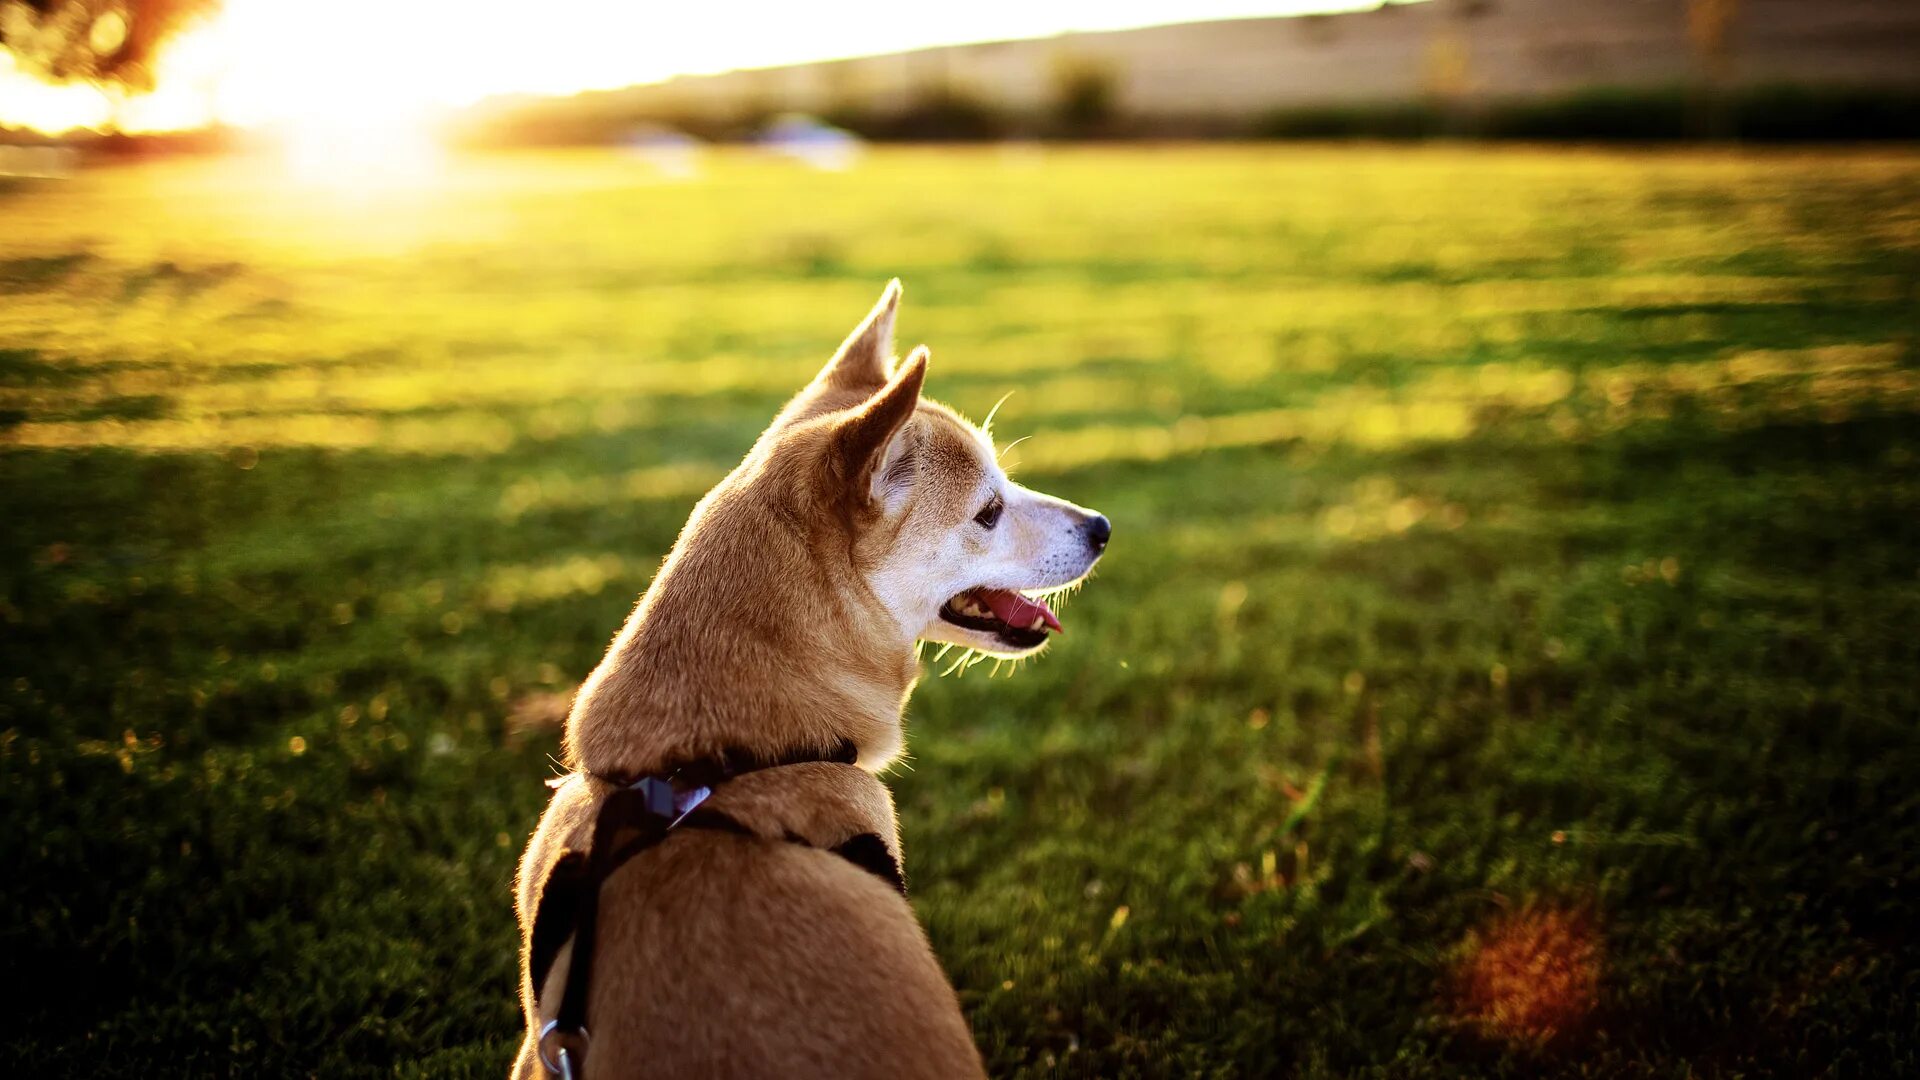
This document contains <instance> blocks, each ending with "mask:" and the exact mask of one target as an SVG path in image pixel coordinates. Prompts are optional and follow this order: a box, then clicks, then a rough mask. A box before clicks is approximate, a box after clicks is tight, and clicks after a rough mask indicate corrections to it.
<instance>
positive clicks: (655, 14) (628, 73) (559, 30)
mask: <svg viewBox="0 0 1920 1080" xmlns="http://www.w3.org/2000/svg"><path fill="white" fill-rule="evenodd" d="M1371 2H1372V0H1205V2H1202V3H1189V4H1185V5H1173V4H1169V3H1166V2H1165V0H1119V2H1114V0H1109V2H1107V3H1098V4H1096V3H1093V2H1091V0H1074V2H1066V3H1053V4H1027V3H1016V2H1012V0H986V2H983V3H981V4H976V5H969V6H965V7H960V8H942V7H931V8H929V7H911V6H909V7H900V6H897V5H893V4H883V3H880V2H879V0H839V2H837V3H833V4H830V5H827V10H825V11H822V10H819V9H818V8H817V7H803V8H794V9H791V10H785V9H779V8H763V7H762V6H761V5H758V4H746V3H740V2H736V0H719V2H717V3H713V4H709V5H704V6H701V7H698V8H693V9H684V8H682V9H661V8H659V7H657V6H654V5H640V4H625V3H617V2H613V0H555V2H553V3H549V4H546V5H537V6H536V5H526V4H512V5H509V4H497V3H482V4H472V3H463V4H455V3H452V2H451V0H420V2H410V3H403V4H393V3H380V2H378V0H336V2H335V3H331V4H293V3H286V2H284V0H224V2H223V3H222V4H221V5H220V8H219V10H218V11H217V12H216V13H215V14H213V15H212V16H210V17H208V18H206V19H204V20H202V21H200V22H199V23H197V24H194V25H191V26H189V27H187V28H186V29H184V30H183V31H182V32H181V33H180V35H179V36H178V37H177V38H175V39H174V40H172V41H171V42H169V43H167V44H166V45H165V46H164V47H163V49H162V51H161V53H160V55H159V57H158V59H157V61H156V85H155V88H154V90H153V92H152V93H149V94H143V95H136V96H132V97H121V96H119V95H117V94H115V93H112V92H109V91H106V90H103V89H101V88H99V87H96V86H93V85H90V84H87V83H73V84H68V85H65V86H58V87H54V86H47V85H45V84H41V83H39V82H37V81H36V80H34V79H32V78H31V77H29V76H27V75H26V74H24V73H23V72H20V71H19V70H18V69H17V68H16V67H15V65H14V63H13V60H12V57H11V56H9V55H8V54H6V53H5V51H4V50H0V124H14V125H23V126H26V127H31V128H34V129H36V130H39V131H42V132H46V133H49V134H53V133H59V132H63V131H68V130H73V129H76V128H89V127H90V128H96V129H99V128H103V127H105V126H108V125H112V126H116V127H118V128H120V129H121V130H125V131H130V132H145V131H165V130H180V129H185V128H194V127H201V126H204V125H206V124H208V123H210V122H217V123H221V124H226V125H229V126H233V127H239V128H248V129H257V128H262V127H276V128H280V129H284V130H292V129H295V128H314V127H317V128H331V129H333V130H334V131H336V132H338V131H343V130H345V129H346V128H347V127H348V126H350V125H356V124H365V123H369V122H372V123H376V124H379V125H381V126H382V128H383V130H384V129H388V128H391V129H393V130H407V131H410V132H412V133H413V134H415V135H416V136H417V135H418V134H420V133H422V132H424V131H425V130H426V125H425V124H423V123H417V122H412V121H410V122H409V123H406V124H392V123H390V122H391V121H392V120H393V119H394V118H395V117H409V118H414V119H415V120H417V119H419V118H425V117H430V116H432V115H434V114H436V113H440V112H444V111H446V110H449V109H455V108H461V107H464V106H468V105H471V104H473V103H475V102H477V101H479V100H481V99H482V98H486V97H489V96H494V95H505V94H550V95H565V94H575V93H580V92H582V91H587V90H606V89H614V88H618V87H623V86H632V85H635V84H639V83H647V82H657V81H659V80H662V79H666V78H670V77H672V76H674V75H683V74H705V73H713V72H719V71H726V70H729V69H739V68H750V67H765V66H774V65H780V64H792V63H804V62H809V61H816V60H826V59H834V58H841V57H849V56H861V55H873V54H878V53H887V52H895V51H901V50H906V49H914V48H924V47H927V46H931V45H942V44H954V43H961V42H977V41H991V40H1001V39H1008V38H1020V37H1037V36H1045V35H1048V34H1056V33H1061V32H1064V31H1070V30H1101V29H1117V28H1122V27H1128V26H1146V25H1151V24H1154V23H1167V22H1178V21H1183V20H1189V19H1201V18H1231V17H1236V16H1250V15H1275V14H1288V13H1298V12H1302V11H1326V10H1334V9H1340V8H1348V9H1352V8H1359V7H1367V6H1371ZM742 25H752V26H754V27H755V28H756V29H757V32H756V33H753V34H750V35H743V34H741V33H740V32H739V31H740V27H741V26H742ZM115 27H117V32H119V33H125V32H126V28H125V26H124V24H122V23H111V22H110V21H109V20H103V21H102V27H100V28H98V29H100V32H101V33H102V34H108V33H110V32H114V29H115ZM292 142H293V144H294V145H295V146H296V147H297V148H298V151H299V152H301V153H304V152H305V151H306V150H307V149H311V148H313V144H311V143H309V142H308V141H307V139H306V137H305V136H304V135H302V136H297V137H294V138H293V139H292ZM337 144H338V140H335V139H332V138H331V137H328V138H327V139H323V140H322V143H321V145H327V146H337Z"/></svg>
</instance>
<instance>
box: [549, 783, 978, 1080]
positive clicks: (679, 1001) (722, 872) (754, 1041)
mask: <svg viewBox="0 0 1920 1080" xmlns="http://www.w3.org/2000/svg"><path fill="white" fill-rule="evenodd" d="M600 801H601V797H600V795H599V793H598V792H596V791H594V790H593V789H592V787H591V786H590V783H589V782H588V781H585V780H584V779H582V778H578V777H576V778H574V779H571V780H569V781H568V782H567V783H566V784H564V785H563V786H562V787H561V789H560V790H559V791H558V792H556V793H555V796H554V800H553V805H552V806H551V807H549V809H548V812H547V815H546V817H545V818H544V819H543V821H542V823H541V828H540V831H539V832H538V833H536V834H535V836H534V839H533V843H532V844H531V845H529V847H528V849H527V853H526V857H525V859H524V860H523V861H522V864H521V869H520V875H521V877H520V888H519V893H520V897H519V898H520V904H521V909H522V912H523V918H522V922H523V926H524V927H525V930H526V935H527V937H528V940H527V941H526V942H525V943H524V946H525V947H524V948H523V954H527V953H530V950H531V933H532V925H533V918H532V913H533V912H535V911H537V910H538V909H539V906H540V901H541V896H540V891H541V888H542V886H543V885H544V883H545V882H546V880H547V875H548V873H549V872H550V870H551V869H552V866H553V863H554V862H555V861H556V860H557V859H558V858H559V857H560V854H561V853H562V851H565V850H575V851H578V850H581V849H584V848H585V847H587V845H588V841H589V838H590V834H591V832H592V828H593V817H594V814H595V812H596V811H597V810H598V808H599V804H600ZM712 808H713V809H715V810H718V811H722V812H724V813H725V814H726V815H727V816H728V817H729V818H730V819H732V820H733V821H736V822H738V823H739V824H740V825H741V826H742V827H743V828H744V829H746V830H747V831H748V832H751V833H752V835H739V834H735V833H733V832H727V831H718V830H706V829H700V830H687V831H685V832H678V833H676V834H675V835H674V836H673V837H672V838H671V839H670V840H669V841H668V842H665V843H662V844H660V845H659V846H658V847H656V848H654V849H652V850H649V851H647V852H645V853H643V854H641V855H640V856H638V857H636V858H634V859H632V860H631V861H630V862H628V863H627V864H626V865H624V866H622V867H621V868H620V869H619V870H618V871H616V872H615V873H614V874H613V875H612V876H611V877H610V878H608V880H607V882H606V884H605V885H604V886H603V891H602V893H601V901H600V915H599V927H598V942H597V944H596V947H595V950H594V952H595V962H594V969H593V985H592V992H591V994H590V995H589V998H588V1018H589V1020H588V1030H589V1032H590V1035H591V1039H592V1042H591V1045H590V1047H589V1053H588V1055H587V1067H586V1070H585V1075H586V1076H598V1077H612V1076H638V1075H642V1074H643V1073H644V1074H656V1073H657V1074H661V1075H674V1076H781V1077H809V1076H821V1077H827V1076H832V1077H876V1078H877V1077H930V1078H931V1077H965V1076H978V1075H980V1074H981V1066H980V1059H979V1054H978V1052H977V1051H976V1050H975V1049H974V1046H973V1042H972V1038H971V1036H970V1035H969V1033H968V1031H967V1027H966V1023H965V1021H964V1020H963V1019H962V1017H961V1013H960V1009H959V1004H958V1002H957V1001H956V1000H955V998H954V993H953V990H952V988H951V986H949V984H948V983H947V980H946V977H945V975H944V974H943V973H942V972H941V970H940V967H939V964H938V962H937V961H936V960H935V959H934V956H933V951H932V949H931V948H930V947H929V946H928V944H927V939H926V935H925V934H924V932H922V930H921V929H920V925H919V923H918V921H917V920H916V919H915V918H914V915H913V912H912V909H911V908H910V907H909V906H908V905H907V902H906V900H905V898H904V897H903V896H901V894H900V893H899V891H897V890H896V889H895V888H894V887H893V886H892V885H890V884H889V883H888V882H887V881H886V880H885V879H884V878H883V877H882V876H880V875H878V874H876V873H873V872H870V871H869V870H867V869H863V868H862V867H861V866H859V865H857V864H856V863H855V862H854V861H851V860H849V859H848V858H846V857H844V856H842V855H840V854H837V853H835V851H834V850H833V849H834V848H836V847H839V846H841V845H843V844H845V843H846V842H847V841H849V840H852V839H854V838H855V837H860V836H877V837H879V838H880V841H881V842H882V843H884V844H885V845H886V846H887V848H888V849H889V850H893V849H894V838H893V815H892V805H891V800H890V799H889V798H888V796H887V792H886V788H885V786H884V785H882V784H881V783H880V782H879V781H878V780H876V779H875V778H874V777H872V776H871V775H870V774H868V773H865V772H863V771H861V770H858V769H856V768H853V767H852V766H839V765H827V764H820V765H806V766H794V767H791V768H788V769H783V770H778V771H777V772H769V773H765V774H756V775H753V776H748V777H743V778H741V779H739V780H736V781H734V782H732V783H731V784H729V785H728V787H727V788H726V789H724V790H723V791H722V792H721V793H719V794H717V795H715V796H714V798H713V800H712ZM796 815H799V816H796ZM569 948H570V943H569ZM526 960H527V957H526V956H525V955H523V963H522V978H523V980H526V979H528V978H529V973H528V965H527V962H526ZM570 960H571V957H570V956H569V955H568V949H562V951H561V953H560V956H559V958H558V959H557V960H556V961H555V962H554V964H553V966H552V968H551V969H550V970H549V972H548V973H547V977H546V979H545V980H544V985H543V986H542V987H540V988H538V992H537V993H527V994H525V995H524V996H525V998H526V999H527V1000H528V1001H529V1002H531V1003H533V1008H534V1010H535V1011H534V1012H533V1013H531V1014H530V1015H529V1017H528V1020H529V1025H528V1030H529V1031H530V1032H537V1031H538V1030H540V1028H541V1027H542V1026H543V1025H544V1024H545V1023H546V1022H547V1021H548V1020H551V1019H553V1017H554V1016H555V1015H556V1013H557V1012H558V1008H559V996H560V988H561V987H562V986H563V985H564V984H565V981H566V975H567V968H568V965H569V963H570ZM527 989H528V990H531V989H533V988H532V987H531V986H529V987H527ZM601 1018H604V1019H601ZM514 1075H515V1076H516V1077H518V1078H522V1080H544V1077H545V1072H544V1070H543V1069H542V1067H541V1065H540V1064H539V1061H538V1058H537V1056H536V1048H535V1046H534V1043H533V1038H532V1036H531V1035H529V1037H528V1039H527V1040H526V1042H525V1043H524V1044H523V1045H522V1047H521V1052H520V1058H519V1061H518V1062H517V1064H516V1066H515V1073H514Z"/></svg>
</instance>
